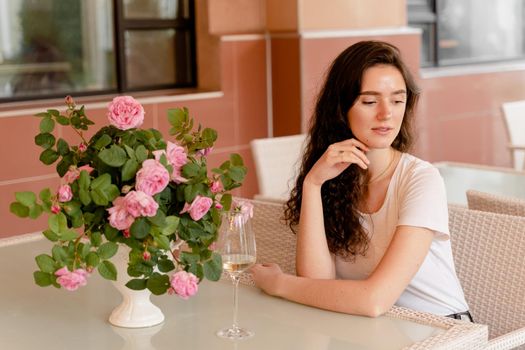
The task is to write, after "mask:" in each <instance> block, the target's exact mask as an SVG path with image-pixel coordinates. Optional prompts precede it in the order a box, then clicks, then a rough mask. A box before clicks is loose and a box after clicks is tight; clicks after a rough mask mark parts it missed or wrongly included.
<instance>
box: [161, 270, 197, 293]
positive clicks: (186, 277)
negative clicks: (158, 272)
mask: <svg viewBox="0 0 525 350" xmlns="http://www.w3.org/2000/svg"><path fill="white" fill-rule="evenodd" d="M198 282H199V279H198V278H197V276H195V275H194V274H192V273H191V272H186V271H179V272H177V273H175V274H173V275H172V276H171V280H170V285H171V287H170V289H169V290H168V293H169V294H173V293H176V294H177V295H178V296H179V297H181V298H182V299H188V298H189V297H191V296H193V295H195V294H197V291H198V290H199V285H198Z"/></svg>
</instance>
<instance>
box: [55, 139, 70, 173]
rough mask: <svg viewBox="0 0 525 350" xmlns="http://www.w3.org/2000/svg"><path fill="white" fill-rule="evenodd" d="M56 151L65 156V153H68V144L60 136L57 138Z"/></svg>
mask: <svg viewBox="0 0 525 350" xmlns="http://www.w3.org/2000/svg"><path fill="white" fill-rule="evenodd" d="M57 151H58V154H60V155H61V156H65V155H66V154H68V153H69V145H68V144H67V142H66V141H65V140H64V139H62V138H60V139H58V142H57ZM68 168H69V166H68Z"/></svg>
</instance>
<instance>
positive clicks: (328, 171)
mask: <svg viewBox="0 0 525 350" xmlns="http://www.w3.org/2000/svg"><path fill="white" fill-rule="evenodd" d="M366 151H368V147H367V146H366V145H365V144H364V143H362V142H361V141H358V140H357V139H355V138H352V139H348V140H344V141H341V142H336V143H333V144H331V145H330V146H328V148H327V149H326V151H325V152H324V153H323V155H322V156H321V158H319V159H318V160H317V162H316V163H315V164H314V166H313V167H312V169H310V171H309V172H308V174H307V175H306V178H305V182H307V183H311V184H313V185H316V186H321V185H322V184H323V183H324V182H325V181H328V180H330V179H333V178H334V177H336V176H338V175H339V174H341V173H342V172H343V171H344V170H345V169H346V168H348V167H349V166H350V165H351V164H357V165H358V166H359V167H361V168H363V169H368V164H369V163H370V161H369V160H368V158H367V157H366V155H365V152H366Z"/></svg>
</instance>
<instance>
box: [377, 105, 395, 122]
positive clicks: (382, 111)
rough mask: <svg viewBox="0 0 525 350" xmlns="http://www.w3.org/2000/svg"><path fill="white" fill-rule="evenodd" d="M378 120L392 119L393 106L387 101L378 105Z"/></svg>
mask: <svg viewBox="0 0 525 350" xmlns="http://www.w3.org/2000/svg"><path fill="white" fill-rule="evenodd" d="M378 107H379V110H378V112H377V118H378V119H380V120H384V119H389V118H390V117H392V106H391V105H390V103H389V102H387V101H382V102H380V103H379V105H378Z"/></svg>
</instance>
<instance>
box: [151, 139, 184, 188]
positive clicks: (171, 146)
mask: <svg viewBox="0 0 525 350" xmlns="http://www.w3.org/2000/svg"><path fill="white" fill-rule="evenodd" d="M163 154H164V155H166V159H167V160H168V163H169V164H170V165H171V166H172V167H173V172H172V173H171V179H172V180H173V181H174V182H175V183H177V184H180V183H182V182H186V181H188V180H187V179H185V178H183V177H182V175H181V172H182V167H183V166H184V164H186V163H188V155H187V154H186V150H185V148H184V147H182V146H179V145H177V144H176V143H173V142H171V141H168V145H167V147H166V150H156V151H153V155H155V159H156V160H160V157H162V155H163Z"/></svg>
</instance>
